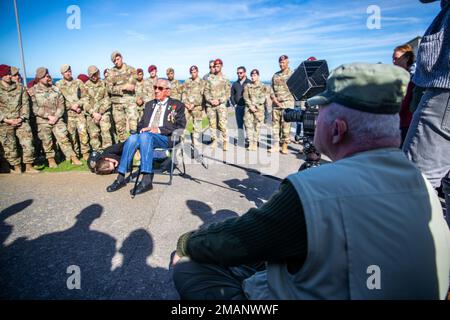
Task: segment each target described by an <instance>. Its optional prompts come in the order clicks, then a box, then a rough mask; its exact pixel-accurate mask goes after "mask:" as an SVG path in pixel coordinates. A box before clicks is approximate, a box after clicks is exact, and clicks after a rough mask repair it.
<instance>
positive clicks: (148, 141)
mask: <svg viewBox="0 0 450 320" xmlns="http://www.w3.org/2000/svg"><path fill="white" fill-rule="evenodd" d="M154 89H155V97H156V99H154V100H152V101H149V102H147V103H146V105H145V109H144V115H143V116H142V119H141V121H140V122H139V124H138V132H139V133H137V134H132V135H131V136H129V137H128V139H127V140H126V141H125V144H124V146H123V152H122V156H121V158H120V162H119V167H118V170H117V171H118V173H119V174H118V176H117V178H116V180H115V181H114V182H113V184H111V185H110V186H108V187H107V188H106V191H108V192H114V191H116V190H119V189H120V188H122V187H124V186H125V185H126V182H125V173H126V172H127V171H129V169H130V168H131V165H132V162H133V157H134V154H135V153H136V150H137V149H139V150H140V154H141V173H142V174H143V177H142V181H141V182H140V183H139V184H138V186H137V188H136V194H140V193H144V192H146V191H148V190H151V189H152V188H153V184H152V182H153V149H155V148H169V147H172V146H173V143H174V141H172V139H171V137H172V134H173V133H174V132H175V131H176V130H180V132H183V130H184V128H185V126H186V118H185V116H184V105H183V103H181V102H180V101H178V100H173V99H171V98H170V84H169V82H168V81H167V80H165V79H158V81H157V82H156V85H155V86H154Z"/></svg>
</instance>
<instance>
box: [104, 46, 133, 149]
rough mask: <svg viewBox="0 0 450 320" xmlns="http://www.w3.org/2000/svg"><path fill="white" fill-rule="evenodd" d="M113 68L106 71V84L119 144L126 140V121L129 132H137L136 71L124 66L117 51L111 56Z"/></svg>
mask: <svg viewBox="0 0 450 320" xmlns="http://www.w3.org/2000/svg"><path fill="white" fill-rule="evenodd" d="M111 61H112V62H113V63H114V67H112V68H111V69H109V70H108V77H107V78H106V83H107V86H108V92H109V94H110V96H111V102H112V112H113V118H114V122H115V125H116V130H117V135H118V138H119V142H124V141H125V140H126V139H127V132H126V131H127V121H128V124H129V129H130V131H136V130H137V122H138V112H137V106H136V97H135V84H136V70H135V69H134V68H133V67H131V66H129V65H127V64H125V63H124V62H123V60H122V55H121V54H120V52H118V51H114V52H113V53H112V54H111Z"/></svg>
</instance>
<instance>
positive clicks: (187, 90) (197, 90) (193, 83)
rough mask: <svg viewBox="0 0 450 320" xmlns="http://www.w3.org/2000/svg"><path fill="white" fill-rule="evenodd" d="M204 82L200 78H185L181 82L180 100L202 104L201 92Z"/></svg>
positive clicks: (195, 104) (203, 88)
mask: <svg viewBox="0 0 450 320" xmlns="http://www.w3.org/2000/svg"><path fill="white" fill-rule="evenodd" d="M205 85H206V82H205V81H204V80H202V79H200V78H197V79H195V80H192V79H187V80H186V81H185V82H184V84H183V92H182V94H181V102H183V103H192V104H193V105H194V106H201V105H203V94H204V92H205Z"/></svg>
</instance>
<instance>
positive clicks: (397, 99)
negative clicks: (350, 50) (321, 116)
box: [308, 63, 410, 114]
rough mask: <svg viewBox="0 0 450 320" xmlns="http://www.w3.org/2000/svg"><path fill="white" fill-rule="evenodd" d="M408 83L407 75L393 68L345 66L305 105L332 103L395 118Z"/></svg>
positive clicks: (352, 64)
mask: <svg viewBox="0 0 450 320" xmlns="http://www.w3.org/2000/svg"><path fill="white" fill-rule="evenodd" d="M409 80H410V75H409V73H408V72H407V71H406V70H404V69H403V68H400V67H397V66H394V65H388V64H370V63H351V64H345V65H341V66H339V67H337V68H336V69H335V70H334V71H333V72H332V73H331V74H330V76H329V77H328V79H327V89H326V90H325V91H324V92H322V93H319V94H318V95H316V96H314V97H312V98H310V99H308V104H309V105H310V106H316V105H327V104H330V103H332V102H336V103H339V104H341V105H343V106H345V107H348V108H351V109H356V110H359V111H363V112H369V113H377V114H395V113H398V112H399V111H400V106H401V103H402V100H403V97H404V95H405V93H406V87H407V85H408V82H409Z"/></svg>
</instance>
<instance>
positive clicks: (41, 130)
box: [38, 119, 75, 159]
mask: <svg viewBox="0 0 450 320" xmlns="http://www.w3.org/2000/svg"><path fill="white" fill-rule="evenodd" d="M52 135H54V136H55V138H56V142H57V144H58V145H59V147H60V148H61V150H62V152H63V153H64V155H65V156H66V158H67V159H69V158H70V157H72V156H74V155H75V154H74V152H73V149H72V145H71V144H70V140H69V137H68V132H67V127H66V124H65V123H64V121H63V120H62V119H59V120H58V122H56V123H55V124H53V125H52V124H49V123H48V122H42V123H38V136H39V139H41V141H42V148H43V149H44V152H45V157H46V158H47V159H49V158H54V157H55V150H54V149H53V138H52Z"/></svg>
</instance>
